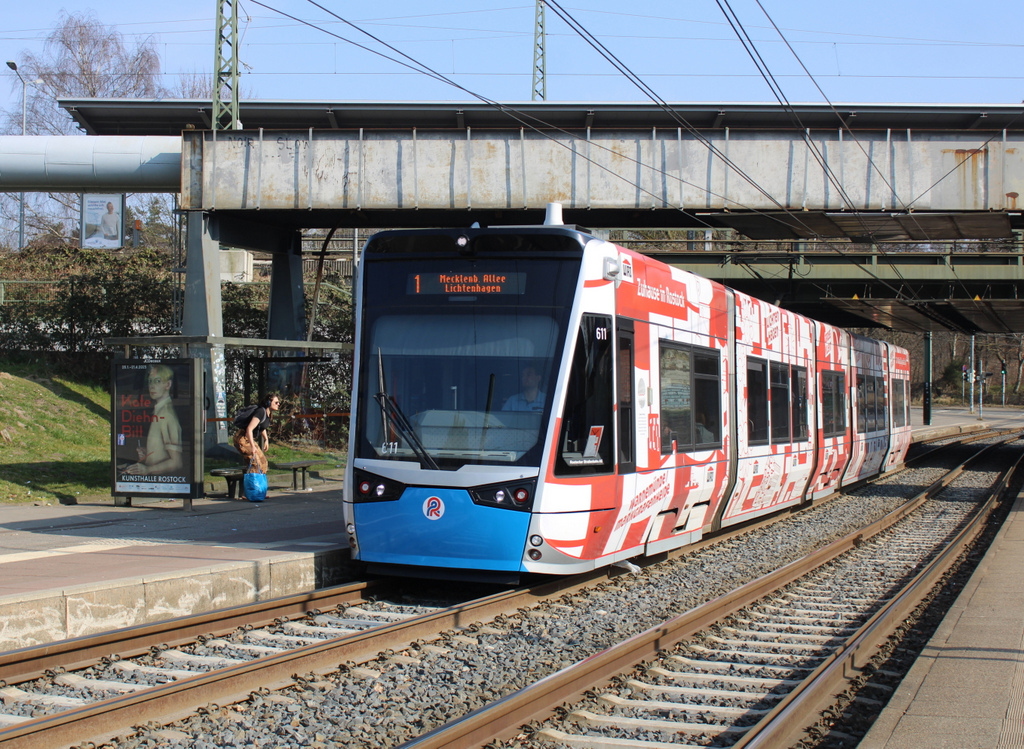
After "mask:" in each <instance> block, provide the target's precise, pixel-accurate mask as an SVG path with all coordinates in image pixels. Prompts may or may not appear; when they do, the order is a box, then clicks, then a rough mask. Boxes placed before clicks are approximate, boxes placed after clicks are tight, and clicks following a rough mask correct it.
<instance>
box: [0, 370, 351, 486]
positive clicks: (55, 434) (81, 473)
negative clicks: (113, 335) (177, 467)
mask: <svg viewBox="0 0 1024 749" xmlns="http://www.w3.org/2000/svg"><path fill="white" fill-rule="evenodd" d="M269 458H270V461H271V473H275V471H274V470H273V465H274V463H275V462H285V461H293V460H303V459H307V458H308V459H325V460H330V461H331V463H332V464H331V465H328V466H324V467H325V468H333V467H335V466H336V465H341V464H343V463H344V458H343V457H342V456H341V455H340V454H338V453H337V452H324V451H322V450H319V449H318V448H315V447H313V448H307V447H306V446H302V447H301V448H296V447H292V446H287V445H277V444H274V443H271V447H270V451H269ZM226 465H233V463H231V462H230V461H214V460H208V461H206V470H207V471H209V469H211V468H217V467H219V466H226ZM289 476H290V472H289ZM111 479H112V475H111V470H110V394H109V393H108V392H107V391H106V390H104V389H103V388H102V387H100V386H97V385H95V384H87V383H83V382H75V381H73V380H71V379H68V378H64V377H46V376H40V375H39V373H38V368H37V367H29V366H23V365H18V364H11V363H8V362H3V361H0V503H22V502H34V503H41V504H56V503H58V502H59V503H62V504H75V503H76V502H87V501H88V502H107V503H111V504H112V503H113V498H112V497H111V496H110V486H111ZM206 481H207V486H208V487H209V486H210V482H211V481H212V479H211V478H210V476H209V474H207V476H206ZM216 482H219V483H214V486H215V487H216V489H217V490H218V491H223V490H224V480H223V479H216Z"/></svg>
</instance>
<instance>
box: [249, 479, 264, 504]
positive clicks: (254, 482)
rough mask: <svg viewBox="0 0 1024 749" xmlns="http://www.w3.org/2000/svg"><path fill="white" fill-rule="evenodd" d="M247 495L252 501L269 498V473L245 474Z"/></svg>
mask: <svg viewBox="0 0 1024 749" xmlns="http://www.w3.org/2000/svg"><path fill="white" fill-rule="evenodd" d="M245 496H246V498H247V499H248V500H249V501H250V502H262V501H263V500H264V499H266V498H267V474H265V473H247V474H245Z"/></svg>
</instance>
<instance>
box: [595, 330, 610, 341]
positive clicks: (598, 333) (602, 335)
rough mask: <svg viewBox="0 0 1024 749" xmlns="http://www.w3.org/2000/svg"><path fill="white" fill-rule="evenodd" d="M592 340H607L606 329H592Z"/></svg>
mask: <svg viewBox="0 0 1024 749" xmlns="http://www.w3.org/2000/svg"><path fill="white" fill-rule="evenodd" d="M594 338H596V339H597V340H599V341H607V340H608V328H594Z"/></svg>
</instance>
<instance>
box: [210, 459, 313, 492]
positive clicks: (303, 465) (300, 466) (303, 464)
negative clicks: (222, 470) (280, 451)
mask: <svg viewBox="0 0 1024 749" xmlns="http://www.w3.org/2000/svg"><path fill="white" fill-rule="evenodd" d="M327 462H328V461H326V460H296V461H294V462H291V463H274V468H291V469H292V491H295V492H297V491H304V492H308V491H312V490H311V489H308V488H307V487H306V469H307V468H309V467H311V466H315V465H319V464H320V463H327ZM211 473H212V471H211ZM300 473H301V474H302V489H299V474H300Z"/></svg>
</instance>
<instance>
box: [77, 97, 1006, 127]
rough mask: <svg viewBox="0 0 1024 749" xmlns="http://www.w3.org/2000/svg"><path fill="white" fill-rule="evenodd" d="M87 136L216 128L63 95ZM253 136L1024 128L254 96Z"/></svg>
mask: <svg viewBox="0 0 1024 749" xmlns="http://www.w3.org/2000/svg"><path fill="white" fill-rule="evenodd" d="M59 104H60V106H61V107H63V108H64V109H65V110H67V112H68V113H69V114H70V115H71V117H73V118H74V120H75V122H76V123H78V126H79V127H80V128H81V129H82V130H84V131H85V132H86V133H88V134H90V135H176V134H178V133H180V132H182V131H183V130H193V129H197V130H208V129H210V128H211V126H212V121H211V111H212V103H211V102H210V100H209V99H149V100H140V99H60V100H59ZM239 118H240V120H241V122H242V124H243V126H244V127H245V128H246V129H248V130H253V129H258V128H266V129H308V128H331V129H351V128H360V127H364V128H382V129H386V128H413V127H415V128H425V129H431V128H433V129H451V128H460V129H461V128H466V127H476V128H507V127H510V126H512V127H520V126H522V127H527V128H533V127H539V128H542V129H543V128H562V129H581V128H586V127H593V128H605V129H614V128H624V129H630V128H649V127H662V128H672V129H675V128H678V127H682V128H684V129H685V128H687V127H693V128H698V129H702V130H706V129H723V128H734V129H744V130H758V129H761V130H779V129H784V130H799V129H803V128H814V129H823V128H824V129H834V128H838V127H840V126H846V127H849V128H850V129H854V130H885V129H890V128H891V129H908V128H909V129H913V130H935V131H943V130H980V131H993V130H996V131H998V130H1003V129H1007V130H1024V104H871V103H841V104H793V105H791V107H790V108H789V109H785V108H783V107H782V106H781V105H779V104H777V103H713V102H678V103H670V104H668V105H667V106H665V107H662V106H659V105H657V104H653V103H636V102H546V101H545V102H537V101H530V102H508V103H501V104H496V105H491V104H485V103H482V102H453V101H445V102H429V101H426V102H395V101H293V100H285V99H265V100H251V101H243V102H240V103H239Z"/></svg>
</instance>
